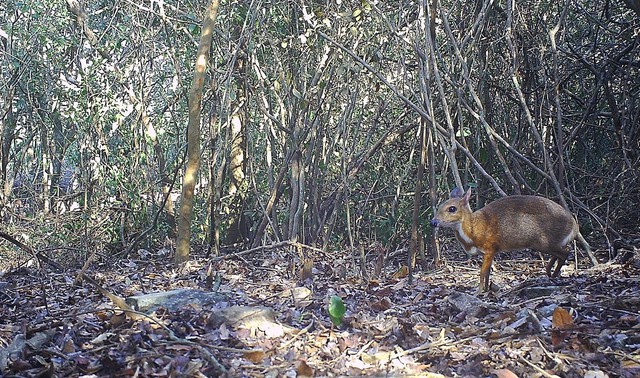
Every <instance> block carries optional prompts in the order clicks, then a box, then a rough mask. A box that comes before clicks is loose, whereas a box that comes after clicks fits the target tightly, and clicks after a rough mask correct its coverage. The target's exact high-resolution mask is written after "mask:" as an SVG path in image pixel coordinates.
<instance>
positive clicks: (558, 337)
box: [551, 307, 573, 347]
mask: <svg viewBox="0 0 640 378" xmlns="http://www.w3.org/2000/svg"><path fill="white" fill-rule="evenodd" d="M552 324H553V330H552V331H551V344H552V345H553V346H554V347H558V346H559V345H560V344H561V343H562V342H563V341H564V338H565V337H566V336H567V332H565V331H562V330H564V329H568V328H572V327H573V318H572V317H571V314H569V311H567V310H566V309H564V308H562V307H557V308H556V309H555V310H554V311H553V317H552Z"/></svg>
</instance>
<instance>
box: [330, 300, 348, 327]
mask: <svg viewBox="0 0 640 378" xmlns="http://www.w3.org/2000/svg"><path fill="white" fill-rule="evenodd" d="M346 312H347V308H346V307H345V306H344V302H342V298H340V297H339V296H337V295H333V296H332V297H331V299H330V300H329V317H330V318H331V322H333V324H334V325H335V326H336V327H337V326H339V325H340V324H342V319H343V318H344V314H345V313H346Z"/></svg>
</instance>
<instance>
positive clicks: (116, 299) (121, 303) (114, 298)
mask: <svg viewBox="0 0 640 378" xmlns="http://www.w3.org/2000/svg"><path fill="white" fill-rule="evenodd" d="M0 237H2V238H3V239H5V240H8V241H10V242H11V243H13V244H15V245H16V246H17V247H19V248H20V249H22V250H23V251H25V252H27V253H29V254H31V255H33V256H35V257H36V258H38V259H39V260H42V261H44V262H46V263H47V264H49V265H51V266H53V267H54V268H56V269H58V270H61V271H62V270H64V269H63V268H62V266H61V265H60V264H58V263H57V262H55V261H53V260H51V259H50V258H49V257H47V256H45V255H43V254H42V253H40V252H38V251H35V250H34V249H33V248H31V247H29V246H28V245H26V244H24V243H22V242H20V241H19V240H17V239H16V238H14V237H13V236H11V235H9V234H7V233H6V232H3V231H0ZM80 274H81V275H82V278H83V279H84V280H85V281H86V282H88V283H90V284H91V285H92V286H93V287H95V288H96V289H97V290H98V291H99V292H100V293H101V294H102V295H104V296H105V297H107V298H109V299H110V300H111V302H113V304H115V305H116V306H117V307H118V308H119V309H121V310H122V311H124V312H126V313H127V314H128V315H129V316H130V317H131V319H134V320H139V319H142V318H147V319H151V320H152V321H153V322H155V323H157V324H159V325H160V326H161V327H163V328H164V329H165V330H167V332H168V333H169V337H170V338H171V340H173V341H177V342H180V343H184V344H187V345H193V346H195V347H196V348H197V349H198V350H199V351H200V353H202V355H203V356H204V358H205V359H206V360H207V361H209V362H210V363H211V364H212V365H213V366H214V367H215V368H216V370H217V372H218V373H219V374H221V375H224V374H226V373H227V369H226V368H225V367H224V366H223V365H222V364H221V363H220V362H218V360H217V359H216V358H215V357H214V356H213V355H212V354H211V352H209V351H208V350H206V349H205V348H204V347H202V346H200V345H198V344H196V343H195V342H193V341H189V340H186V339H182V338H180V337H178V336H176V335H175V334H174V333H173V331H172V330H171V329H169V328H167V327H166V326H165V325H163V324H160V323H158V322H157V321H156V320H155V319H153V318H151V317H149V315H147V314H144V313H141V312H138V311H135V310H134V309H132V308H131V307H130V306H129V305H128V304H127V303H126V302H125V300H124V298H122V297H120V296H118V295H115V294H113V293H111V292H109V291H108V290H107V289H105V288H103V287H102V286H101V285H100V284H99V283H98V282H96V281H95V280H94V279H93V278H91V277H89V276H88V275H87V274H86V273H82V272H81V273H80Z"/></svg>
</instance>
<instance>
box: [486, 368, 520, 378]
mask: <svg viewBox="0 0 640 378" xmlns="http://www.w3.org/2000/svg"><path fill="white" fill-rule="evenodd" d="M491 373H493V374H495V375H496V376H497V377H498V378H518V376H517V375H516V374H515V373H514V372H512V371H511V370H509V369H497V370H493V371H492V372H491Z"/></svg>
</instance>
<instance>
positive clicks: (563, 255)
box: [546, 251, 569, 277]
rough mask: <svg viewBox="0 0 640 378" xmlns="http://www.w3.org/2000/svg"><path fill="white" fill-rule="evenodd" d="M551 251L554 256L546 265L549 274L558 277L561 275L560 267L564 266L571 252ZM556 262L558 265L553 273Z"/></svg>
mask: <svg viewBox="0 0 640 378" xmlns="http://www.w3.org/2000/svg"><path fill="white" fill-rule="evenodd" d="M551 253H552V254H553V256H552V257H551V258H550V259H549V262H548V263H547V266H546V270H547V276H549V277H558V276H559V275H560V269H562V266H563V265H564V262H565V261H566V260H567V256H568V255H569V254H568V253H567V252H566V251H560V252H551ZM554 264H555V265H556V268H555V269H554V270H553V273H551V268H553V265H554Z"/></svg>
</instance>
